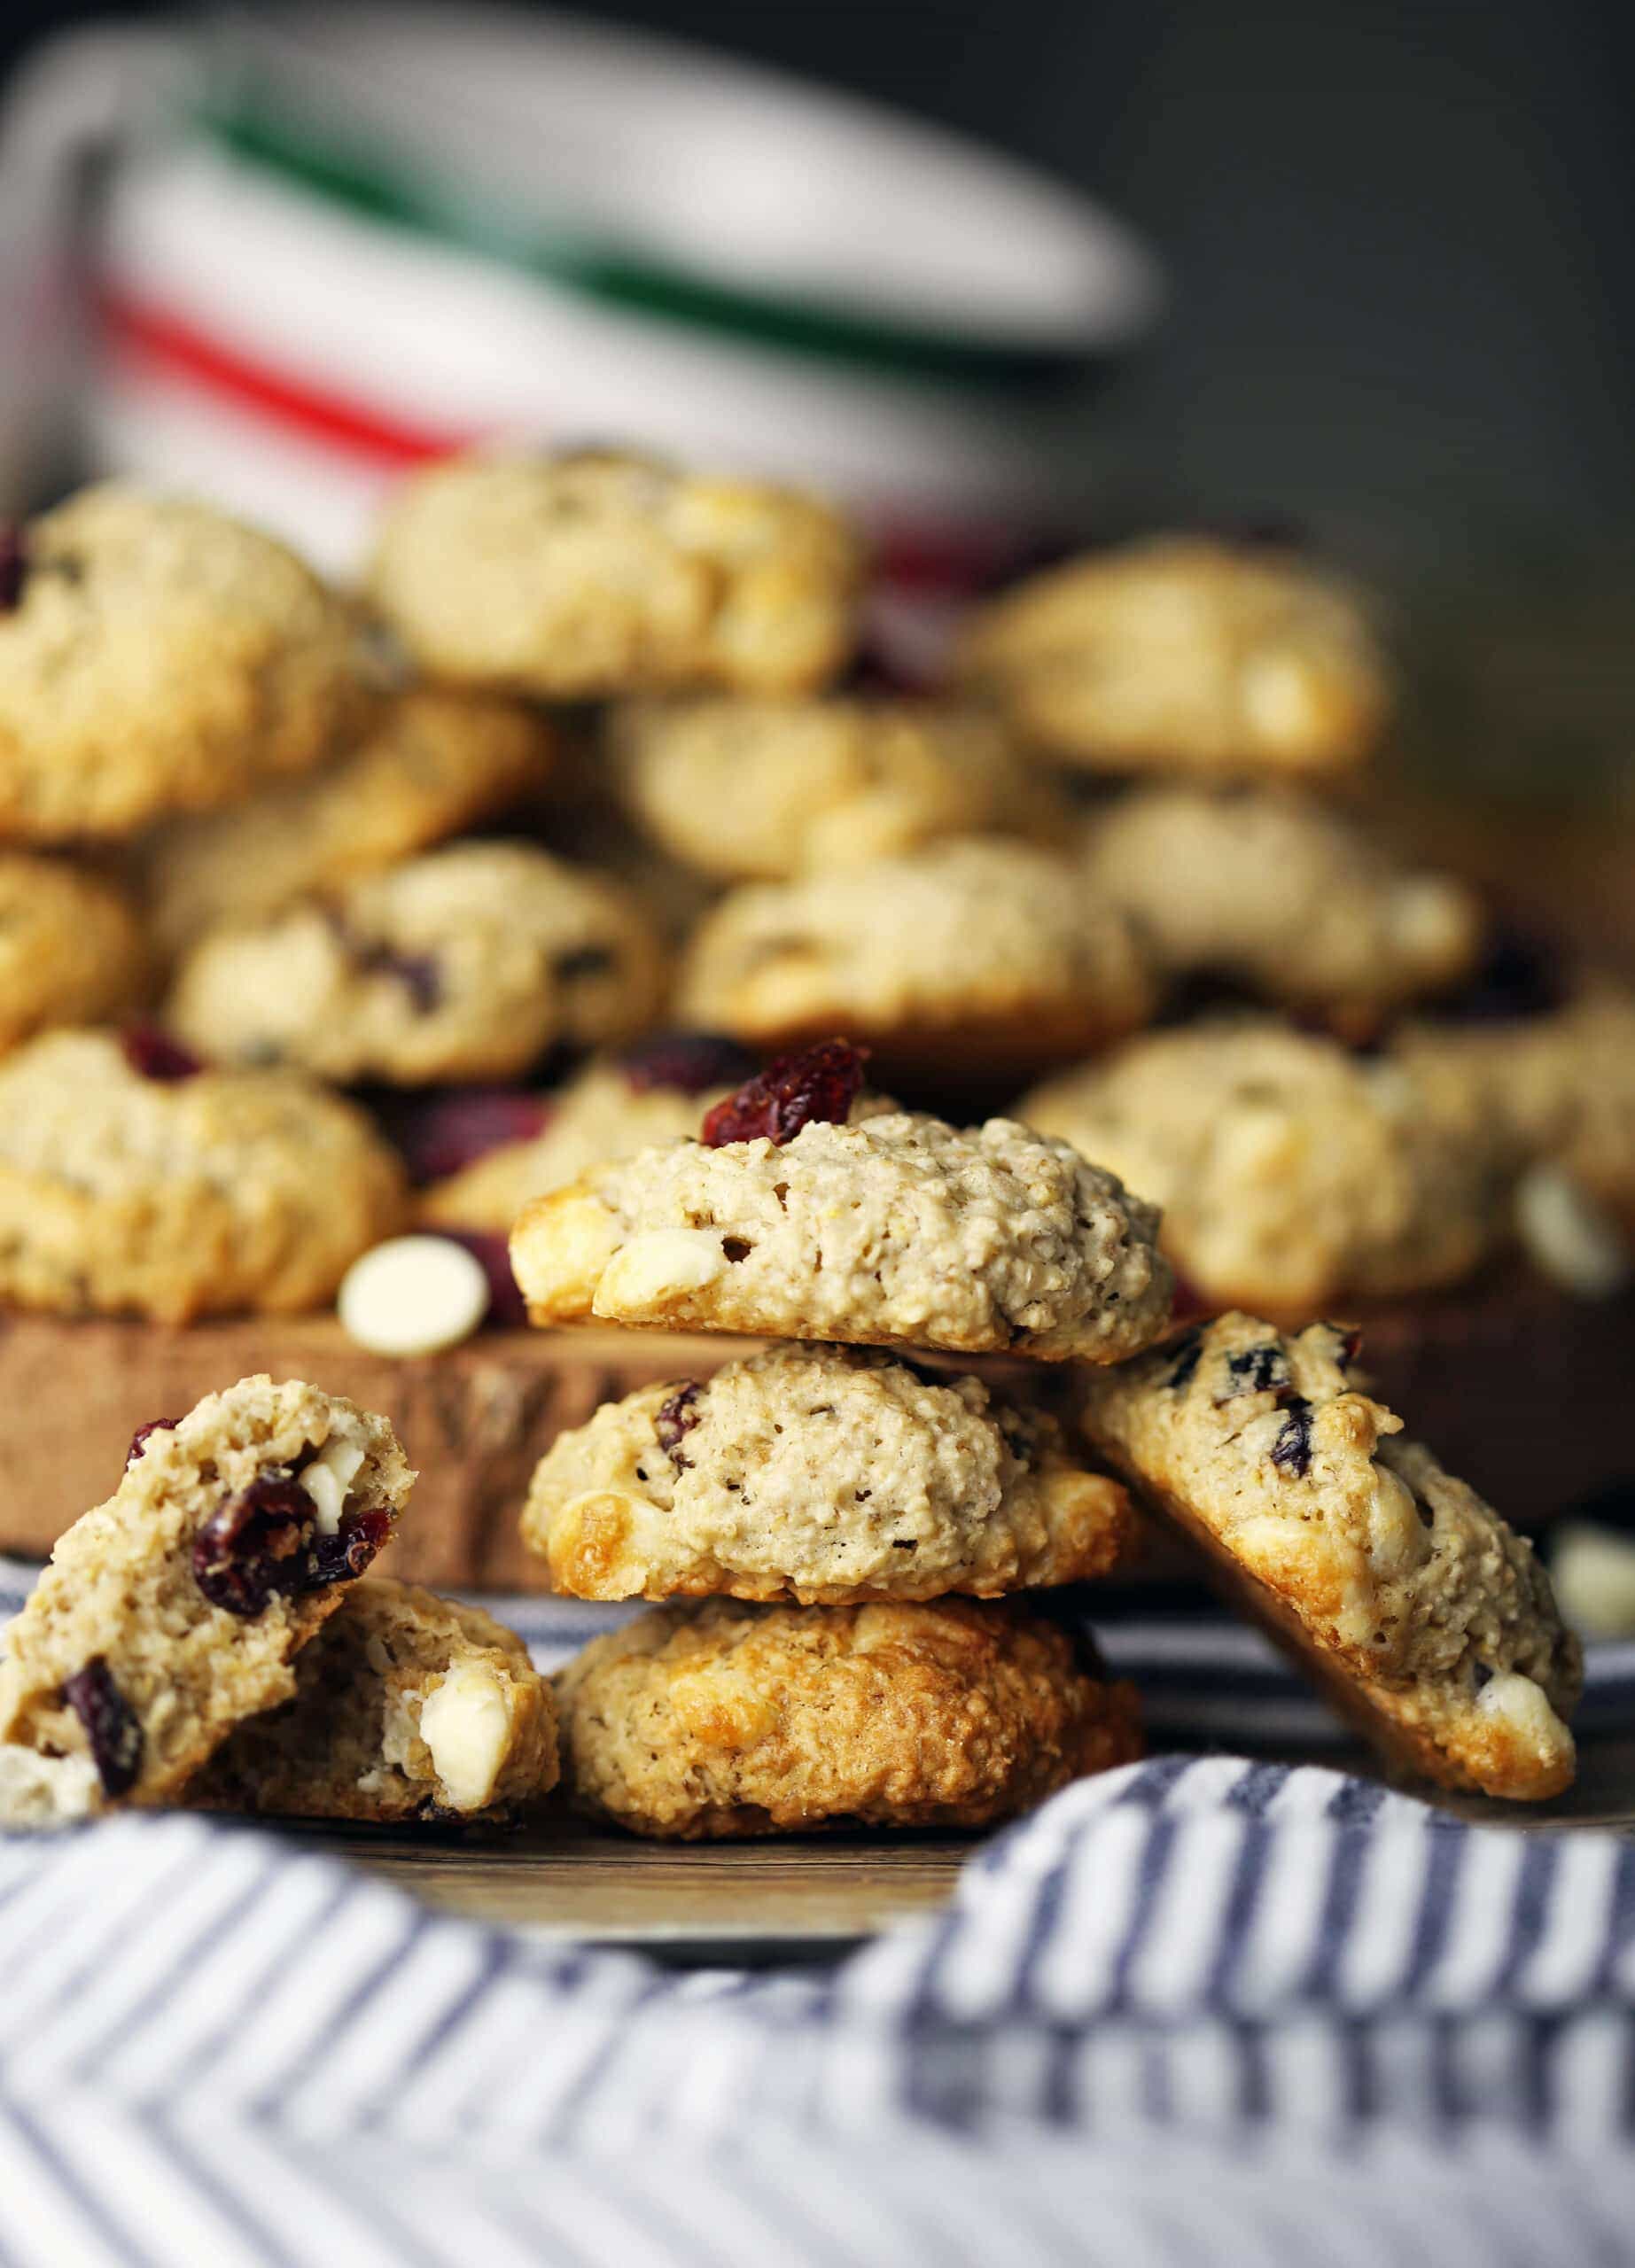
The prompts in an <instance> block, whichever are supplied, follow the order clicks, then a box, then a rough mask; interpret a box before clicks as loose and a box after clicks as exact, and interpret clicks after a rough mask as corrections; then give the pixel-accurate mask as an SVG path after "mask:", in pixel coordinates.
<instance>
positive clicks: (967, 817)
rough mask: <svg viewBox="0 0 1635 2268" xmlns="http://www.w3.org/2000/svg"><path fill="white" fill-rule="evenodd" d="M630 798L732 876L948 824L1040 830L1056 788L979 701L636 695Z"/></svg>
mask: <svg viewBox="0 0 1635 2268" xmlns="http://www.w3.org/2000/svg"><path fill="white" fill-rule="evenodd" d="M611 747H612V755H613V758H614V764H615V768H616V771H617V773H618V777H619V784H620V787H621V789H622V792H623V795H624V798H625V801H626V803H627V805H628V807H629V808H630V810H631V811H632V812H633V813H634V814H635V817H636V819H639V820H640V822H641V824H642V827H644V828H645V829H646V830H647V832H648V833H649V834H650V835H651V836H652V838H653V840H654V841H655V842H656V843H659V844H660V845H662V847H663V848H664V849H665V850H668V851H669V852H670V853H671V854H672V855H673V857H675V858H681V859H683V860H685V861H686V863H687V864H688V865H689V866H694V867H697V869H698V871H699V872H700V873H702V874H715V875H719V876H721V877H722V878H724V879H725V880H727V881H729V882H739V881H753V880H757V879H767V880H772V881H778V880H781V879H782V878H783V877H785V876H788V875H790V874H799V873H800V872H802V871H803V869H806V868H808V867H819V866H858V865H860V864H861V863H863V862H864V861H866V860H868V859H871V858H887V857H890V856H891V855H893V854H894V853H896V852H898V851H901V850H914V849H915V848H917V846H918V845H919V844H921V843H930V842H932V841H934V840H936V839H937V838H938V836H941V835H966V834H975V833H977V832H978V831H979V830H981V829H984V828H989V827H993V828H998V829H1000V830H1001V831H1002V832H1004V833H1006V834H1013V833H1024V832H1025V833H1034V834H1039V835H1043V834H1044V832H1045V831H1046V829H1047V827H1048V825H1049V823H1050V820H1051V819H1052V818H1055V819H1057V820H1058V821H1059V820H1060V817H1061V814H1060V812H1059V810H1058V809H1057V807H1056V805H1055V799H1054V798H1053V797H1052V796H1050V794H1049V793H1048V790H1047V788H1044V787H1043V785H1042V783H1041V781H1040V776H1039V773H1038V772H1037V771H1030V770H1029V768H1028V767H1026V766H1025V765H1023V764H1021V763H1019V762H1018V761H1017V758H1016V753H1015V751H1014V750H1013V749H1012V747H1011V744H1010V741H1009V738H1008V734H1006V733H1005V731H1004V729H1003V727H1002V726H1000V724H999V723H998V722H997V721H996V720H995V719H994V718H991V717H986V716H983V715H981V714H980V713H978V712H977V711H972V710H960V709H954V708H943V707H938V706H936V705H934V704H932V703H928V702H910V701H863V700H855V699H829V700H807V701H797V700H788V701H764V700H763V701H731V700H720V699H703V700H693V701H672V702H650V701H644V702H630V703H626V704H625V705H624V707H623V708H622V709H620V710H619V711H615V713H614V716H613V718H612V724H611Z"/></svg>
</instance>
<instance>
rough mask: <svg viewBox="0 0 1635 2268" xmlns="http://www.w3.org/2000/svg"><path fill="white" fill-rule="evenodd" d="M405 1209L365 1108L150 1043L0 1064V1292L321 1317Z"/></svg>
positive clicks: (36, 1044)
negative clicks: (319, 1311) (305, 1312)
mask: <svg viewBox="0 0 1635 2268" xmlns="http://www.w3.org/2000/svg"><path fill="white" fill-rule="evenodd" d="M406 1204H407V1192H406V1190H405V1186H404V1179H403V1172H402V1168H401V1165H400V1163H399V1162H398V1160H397V1159H396V1157H395V1156H394V1155H393V1152H392V1151H391V1150H390V1149H388V1148H387V1146H386V1145H385V1143H384V1142H383V1141H382V1140H381V1138H380V1137H379V1135H378V1133H377V1132H376V1130H375V1129H374V1127H373V1125H372V1124H371V1122H370V1120H369V1119H368V1118H367V1117H366V1116H365V1115H364V1114H363V1113H362V1111H360V1110H357V1109H354V1107H353V1106H352V1105H351V1104H349V1103H346V1102H343V1101H342V1100H341V1099H340V1098H339V1096H336V1095H331V1094H329V1093H327V1092H326V1091H324V1090H323V1088H322V1087H320V1086H318V1085H317V1084H315V1083H314V1082H313V1081H311V1080H309V1079H306V1078H302V1077H300V1076H298V1075H297V1074H295V1073H292V1072H286V1071H216V1070H211V1069H207V1068H205V1067H204V1066H203V1065H202V1064H201V1063H200V1062H199V1060H197V1059H196V1058H195V1057H193V1056H191V1055H190V1054H188V1053H187V1052H186V1051H185V1050H184V1049H183V1048H181V1047H179V1046H177V1045H175V1043H174V1042H173V1041H170V1040H168V1039H167V1038H165V1037H163V1036H162V1035H161V1034H159V1033H157V1032H153V1031H147V1030H134V1031H132V1032H129V1033H128V1034H126V1035H125V1036H124V1037H122V1038H121V1037H119V1036H118V1035H116V1034H114V1033H112V1032H97V1031H61V1032H47V1033H45V1034H44V1035H43V1037H40V1038H38V1039H34V1040H30V1041H28V1042H27V1044H26V1045H24V1046H22V1047H20V1048H19V1049H18V1050H17V1052H15V1053H14V1054H12V1055H10V1056H8V1057H7V1058H6V1059H5V1060H4V1062H0V1298H3V1299H5V1300H10V1301H15V1302H17V1303H18V1304H19V1306H23V1307H31V1308H46V1309H52V1310H54V1311H56V1312H57V1313H59V1314H66V1315H118V1314H126V1313H131V1314H136V1315H144V1316H149V1317H152V1318H153V1319H154V1320H155V1321H157V1322H161V1323H187V1322H191V1320H193V1318H194V1317H199V1316H205V1315H229V1314H233V1313H236V1312H240V1311H243V1310H246V1309H248V1310H255V1311H264V1312H268V1313H276V1312H296V1311H299V1310H300V1309H308V1308H315V1307H321V1306H323V1304H324V1303H325V1302H326V1301H328V1300H329V1299H331V1297H332V1295H333V1293H334V1291H335V1287H336V1285H338V1284H339V1281H340V1279H341V1278H342V1276H343V1275H344V1274H345V1273H346V1269H347V1268H348V1267H349V1266H350V1264H351V1263H352V1262H353V1261H354V1260H355V1259H356V1257H357V1255H358V1254H359V1253H361V1252H364V1251H367V1249H368V1248H369V1247H370V1245H372V1244H375V1243H377V1242H378V1240H379V1239H380V1238H382V1237H384V1236H389V1235H390V1234H391V1233H392V1232H393V1230H394V1229H396V1228H397V1227H398V1226H399V1225H400V1224H401V1220H402V1217H403V1212H404V1208H405V1207H406Z"/></svg>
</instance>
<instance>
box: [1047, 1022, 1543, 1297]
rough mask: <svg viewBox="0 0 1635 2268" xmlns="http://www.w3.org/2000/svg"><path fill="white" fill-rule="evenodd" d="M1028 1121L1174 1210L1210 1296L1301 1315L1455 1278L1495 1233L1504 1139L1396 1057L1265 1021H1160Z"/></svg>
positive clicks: (1173, 1237)
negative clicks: (1350, 1297)
mask: <svg viewBox="0 0 1635 2268" xmlns="http://www.w3.org/2000/svg"><path fill="white" fill-rule="evenodd" d="M1016 1115H1017V1116H1018V1117H1019V1118H1022V1119H1024V1120H1025V1121H1026V1122H1027V1123H1028V1124H1029V1125H1030V1126H1037V1127H1038V1128H1039V1130H1040V1131H1041V1132H1042V1133H1046V1134H1053V1135H1056V1136H1058V1137H1059V1138H1061V1139H1062V1140H1063V1141H1067V1142H1071V1144H1072V1145H1073V1146H1074V1148H1075V1149H1076V1150H1079V1151H1081V1152H1082V1153H1083V1154H1084V1155H1085V1156H1086V1158H1093V1159H1094V1161H1095V1162H1096V1163H1097V1164H1098V1165H1101V1166H1105V1167H1106V1168H1107V1169H1108V1170H1109V1172H1111V1173H1116V1174H1117V1176H1118V1177H1119V1178H1120V1179H1121V1180H1122V1181H1125V1182H1127V1183H1128V1184H1130V1185H1131V1186H1132V1187H1133V1188H1136V1189H1140V1190H1141V1191H1142V1192H1144V1193H1145V1194H1147V1195H1148V1196H1149V1197H1151V1198H1152V1200H1153V1201H1154V1202H1155V1203H1156V1204H1157V1205H1159V1206H1161V1207H1162V1208H1163V1212H1164V1225H1163V1235H1162V1240H1163V1244H1164V1250H1165V1251H1166V1252H1167V1253H1168V1254H1169V1256H1170V1258H1171V1259H1172V1261H1173V1262H1175V1264H1176V1266H1177V1268H1178V1269H1179V1270H1180V1272H1181V1274H1182V1275H1183V1276H1184V1277H1185V1278H1187V1279H1188V1280H1189V1281H1190V1283H1191V1284H1192V1285H1193V1286H1194V1287H1195V1290H1196V1291H1197V1292H1199V1293H1202V1294H1203V1297H1204V1298H1205V1300H1207V1301H1209V1302H1210V1303H1211V1305H1214V1304H1219V1305H1225V1306H1232V1305H1234V1304H1242V1305H1250V1306H1256V1307H1269V1308H1273V1309H1279V1310H1281V1312H1283V1313H1289V1312H1290V1311H1292V1310H1296V1309H1305V1310H1306V1311H1307V1312H1308V1313H1309V1312H1310V1311H1311V1309H1312V1308H1313V1307H1315V1308H1319V1309H1320V1308H1322V1307H1324V1306H1326V1305H1328V1304H1331V1303H1332V1302H1333V1301H1335V1299H1336V1298H1338V1297H1339V1296H1340V1295H1341V1294H1343V1293H1356V1294H1365V1293H1381V1294H1391V1293H1408V1292H1418V1291H1425V1290H1429V1289H1430V1288H1431V1287H1432V1286H1434V1285H1442V1284H1452V1283H1456V1282H1458V1281H1459V1279H1460V1278H1461V1277H1463V1276H1466V1275H1468V1274H1469V1273H1470V1272H1471V1270H1473V1269H1475V1267H1476V1266H1477V1265H1478V1264H1479V1262H1481V1261H1482V1260H1483V1258H1484V1257H1485V1256H1486V1255H1487V1254H1489V1253H1490V1252H1491V1251H1492V1250H1493V1249H1494V1248H1495V1247H1496V1246H1497V1245H1498V1244H1499V1242H1500V1241H1501V1239H1503V1237H1504V1236H1505V1234H1506V1233H1507V1226H1508V1219H1509V1192H1510V1176H1509V1173H1508V1170H1507V1157H1506V1155H1505V1153H1504V1152H1503V1149H1502V1147H1501V1146H1499V1145H1498V1144H1496V1143H1494V1142H1492V1141H1490V1140H1484V1139H1483V1135H1482V1130H1481V1129H1480V1128H1479V1127H1478V1126H1475V1125H1474V1124H1470V1123H1468V1122H1467V1121H1466V1119H1465V1117H1464V1115H1462V1114H1461V1115H1460V1116H1458V1117H1455V1118H1453V1119H1452V1120H1450V1119H1449V1118H1447V1117H1446V1116H1444V1115H1442V1114H1440V1113H1439V1112H1438V1111H1437V1110H1436V1108H1435V1107H1433V1104H1432V1101H1431V1099H1430V1098H1429V1096H1428V1095H1427V1094H1426V1093H1425V1092H1424V1091H1422V1090H1421V1087H1420V1086H1419V1085H1418V1084H1417V1083H1416V1082H1415V1081H1414V1080H1413V1078H1412V1077H1411V1076H1409V1075H1408V1074H1406V1073H1405V1071H1404V1070H1403V1069H1402V1068H1400V1067H1398V1066H1397V1065H1394V1064H1391V1063H1388V1062H1381V1061H1375V1060H1369V1059H1367V1058H1362V1057H1358V1056H1355V1055H1352V1054H1351V1053H1350V1052H1348V1051H1347V1050H1346V1049H1345V1048H1343V1047H1342V1046H1341V1045H1339V1043H1338V1042H1337V1041H1335V1040H1331V1039H1324V1038H1320V1037H1315V1036H1312V1035H1311V1034H1308V1033H1304V1032H1300V1031H1296V1030H1294V1029H1292V1028H1290V1027H1289V1026H1288V1025H1285V1024H1281V1023H1278V1022H1276V1021H1273V1019H1271V1018H1270V1017H1265V1018H1261V1017H1254V1018H1247V1017H1246V1018H1243V1019H1241V1020H1230V1021H1228V1020H1223V1021H1217V1022H1210V1023H1203V1024H1195V1025H1187V1026H1185V1027H1183V1028H1181V1029H1178V1030H1174V1031H1162V1032H1152V1033H1148V1034H1145V1035H1143V1037H1141V1038H1139V1039H1134V1040H1132V1041H1131V1042H1129V1043H1128V1045H1126V1046H1125V1047H1123V1048H1121V1049H1119V1050H1118V1052H1117V1053H1116V1054H1115V1055H1114V1056H1112V1057H1111V1058H1109V1060H1106V1061H1104V1062H1102V1063H1092V1064H1088V1065H1086V1067H1085V1068H1084V1069H1083V1070H1080V1071H1076V1072H1071V1073H1070V1074H1069V1075H1068V1076H1066V1077H1064V1078H1060V1079H1055V1080H1052V1081H1049V1082H1047V1084H1045V1085H1043V1086H1041V1087H1036V1088H1035V1089H1034V1091H1033V1092H1032V1094H1030V1095H1026V1096H1024V1098H1023V1099H1022V1101H1021V1102H1019V1103H1018V1104H1017V1106H1016Z"/></svg>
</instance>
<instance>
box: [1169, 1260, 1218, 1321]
mask: <svg viewBox="0 0 1635 2268" xmlns="http://www.w3.org/2000/svg"><path fill="white" fill-rule="evenodd" d="M1170 1273H1171V1274H1172V1276H1173V1277H1174V1278H1175V1289H1174V1292H1173V1293H1172V1295H1171V1299H1170V1313H1171V1316H1172V1317H1173V1319H1174V1320H1175V1321H1176V1322H1177V1323H1190V1322H1191V1321H1192V1319H1193V1317H1195V1316H1211V1315H1214V1314H1215V1313H1216V1311H1217V1309H1216V1303H1215V1301H1213V1300H1211V1298H1210V1297H1209V1296H1208V1295H1207V1293H1203V1292H1202V1291H1200V1290H1199V1288H1198V1286H1197V1285H1195V1283H1194V1282H1193V1280H1192V1278H1191V1277H1190V1276H1188V1275H1187V1272H1186V1270H1184V1269H1181V1268H1177V1267H1176V1266H1175V1264H1174V1262H1171V1263H1170Z"/></svg>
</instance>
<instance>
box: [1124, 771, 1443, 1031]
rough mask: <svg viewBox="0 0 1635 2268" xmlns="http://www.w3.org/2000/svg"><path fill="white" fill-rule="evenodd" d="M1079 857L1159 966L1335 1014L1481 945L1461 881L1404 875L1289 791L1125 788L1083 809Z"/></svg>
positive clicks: (1364, 1005)
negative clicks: (1085, 822)
mask: <svg viewBox="0 0 1635 2268" xmlns="http://www.w3.org/2000/svg"><path fill="white" fill-rule="evenodd" d="M1086 871H1087V873H1088V875H1089V878H1090V882H1091V886H1092V888H1093V889H1094V890H1096V891H1097V892H1098V893H1099V894H1100V895H1101V896H1102V897H1106V898H1108V899H1109V900H1110V901H1111V903H1112V904H1113V905H1118V906H1121V907H1122V908H1123V909H1124V911H1125V913H1128V914H1130V915H1131V916H1132V918H1133V920H1136V921H1137V922H1138V923H1139V924H1140V925H1141V928H1142V930H1143V931H1144V933H1145V935H1146V936H1147V937H1148V940H1149V942H1150V943H1151V944H1153V945H1154V947H1155V948H1156V951H1157V955H1158V958H1159V959H1160V960H1161V961H1162V963H1163V964H1164V967H1166V968H1168V969H1170V970H1172V971H1174V972H1175V973H1177V974H1179V975H1211V976H1220V977H1225V978H1228V979H1230V980H1232V981H1234V983H1238V984H1241V985H1242V986H1243V987H1244V988H1245V990H1250V991H1252V992H1256V993H1259V994H1263V995H1264V996H1265V998H1268V999H1272V1000H1281V1001H1287V1002H1288V1003H1289V1004H1290V1005H1291V1006H1296V1007H1304V1008H1319V1009H1327V1010H1330V1011H1337V1012H1339V1014H1341V1016H1342V1017H1344V1016H1346V1015H1347V1014H1348V1013H1349V1014H1351V1016H1353V1017H1356V1018H1360V1019H1362V1020H1365V1021H1375V1020H1377V1018H1378V1016H1379V1014H1381V1013H1382V1011H1384V1010H1387V1009H1390V1008H1391V1007H1394V1006H1398V1004H1399V1003H1401V1002H1403V1001H1405V1000H1410V999H1414V998H1419V997H1421V996H1422V995H1424V994H1426V993H1430V992H1436V991H1440V990H1444V988H1446V987H1448V986H1450V985H1452V984H1456V983H1458V982H1459V981H1460V978H1462V977H1464V976H1466V975H1468V974H1469V972H1470V971H1471V969H1472V968H1474V967H1475V963H1476V960H1477V957H1478V955H1479V954H1480V951H1481V949H1482V942H1483V915H1482V908H1481V905H1480V903H1479V901H1478V899H1477V897H1476V895H1475V891H1473V890H1472V889H1469V888H1468V886H1467V885H1466V884H1465V883H1463V882H1458V881H1456V880H1454V878H1453V877H1452V875H1448V874H1411V873H1406V872H1405V871H1404V870H1403V869H1402V868H1400V867H1399V866H1397V865H1396V864H1395V863H1394V861H1393V860H1391V859H1390V858H1388V857H1387V856H1386V855H1385V853H1384V852H1382V850H1378V849H1376V847H1375V846H1374V844H1373V843H1371V842H1370V841H1369V839H1368V837H1367V836H1366V834H1364V833H1363V832H1362V831H1361V830H1360V829H1359V827H1357V826H1356V825H1355V824H1354V823H1352V822H1351V821H1350V820H1348V819H1344V818H1343V817H1342V816H1341V814H1340V813H1338V812H1332V811H1330V810H1328V809H1327V808H1326V807H1325V806H1324V805H1323V804H1320V803H1318V802H1316V801H1315V800H1313V799H1312V798H1311V797H1309V796H1302V795H1299V794H1296V793H1295V792H1292V791H1289V790H1286V789H1278V788H1242V789H1237V790H1227V791H1225V792H1220V791H1216V792H1211V790H1209V789H1207V788H1190V787H1174V788H1169V787H1164V788H1139V789H1136V790H1135V791H1133V793H1131V794H1129V795H1127V796H1122V797H1121V798H1120V799H1119V800H1118V801H1117V802H1116V803H1114V804H1109V806H1108V808H1107V809H1106V810H1105V811H1104V812H1102V813H1101V814H1100V815H1099V816H1098V817H1097V818H1096V819H1094V821H1093V823H1092V825H1091V827H1090V830H1089V834H1088V836H1087V843H1086Z"/></svg>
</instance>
